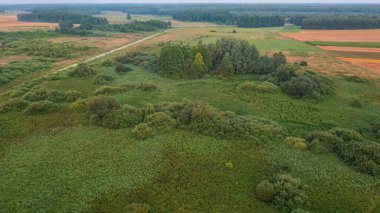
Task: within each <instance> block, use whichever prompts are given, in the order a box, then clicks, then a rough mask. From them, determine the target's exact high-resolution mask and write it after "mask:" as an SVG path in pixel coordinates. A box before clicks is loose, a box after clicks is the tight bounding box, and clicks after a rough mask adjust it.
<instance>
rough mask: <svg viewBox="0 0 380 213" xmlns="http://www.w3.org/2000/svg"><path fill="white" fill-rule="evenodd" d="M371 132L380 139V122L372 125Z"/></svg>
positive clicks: (377, 121)
mask: <svg viewBox="0 0 380 213" xmlns="http://www.w3.org/2000/svg"><path fill="white" fill-rule="evenodd" d="M371 130H372V132H373V133H374V134H375V135H376V136H378V137H379V138H380V120H376V121H374V122H373V123H372V124H371Z"/></svg>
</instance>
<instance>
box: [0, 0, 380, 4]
mask: <svg viewBox="0 0 380 213" xmlns="http://www.w3.org/2000/svg"><path fill="white" fill-rule="evenodd" d="M34 3H57V4H58V3H377V4H380V0H267V1H265V0H235V1H234V0H0V4H34Z"/></svg>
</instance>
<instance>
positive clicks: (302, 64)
mask: <svg viewBox="0 0 380 213" xmlns="http://www.w3.org/2000/svg"><path fill="white" fill-rule="evenodd" d="M300 65H301V66H303V67H307V65H308V64H307V61H301V62H300Z"/></svg>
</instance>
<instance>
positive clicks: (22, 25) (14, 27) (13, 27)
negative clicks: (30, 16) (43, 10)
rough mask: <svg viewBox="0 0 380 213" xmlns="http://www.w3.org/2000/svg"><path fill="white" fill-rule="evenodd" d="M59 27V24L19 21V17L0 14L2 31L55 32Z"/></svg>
mask: <svg viewBox="0 0 380 213" xmlns="http://www.w3.org/2000/svg"><path fill="white" fill-rule="evenodd" d="M57 26H58V24H57V23H44V22H24V21H18V20H17V15H10V14H0V31H19V30H24V31H27V30H36V29H45V30H54V29H55V28H56V27H57Z"/></svg>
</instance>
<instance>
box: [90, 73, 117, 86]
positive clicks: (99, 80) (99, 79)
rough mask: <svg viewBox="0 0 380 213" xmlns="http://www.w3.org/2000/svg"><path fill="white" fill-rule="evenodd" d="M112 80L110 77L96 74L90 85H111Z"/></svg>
mask: <svg viewBox="0 0 380 213" xmlns="http://www.w3.org/2000/svg"><path fill="white" fill-rule="evenodd" d="M114 80H115V79H114V78H113V77H112V76H110V75H105V74H98V75H96V76H95V77H94V78H93V79H92V83H93V84H95V85H105V84H110V83H112V82H113V81H114Z"/></svg>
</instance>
